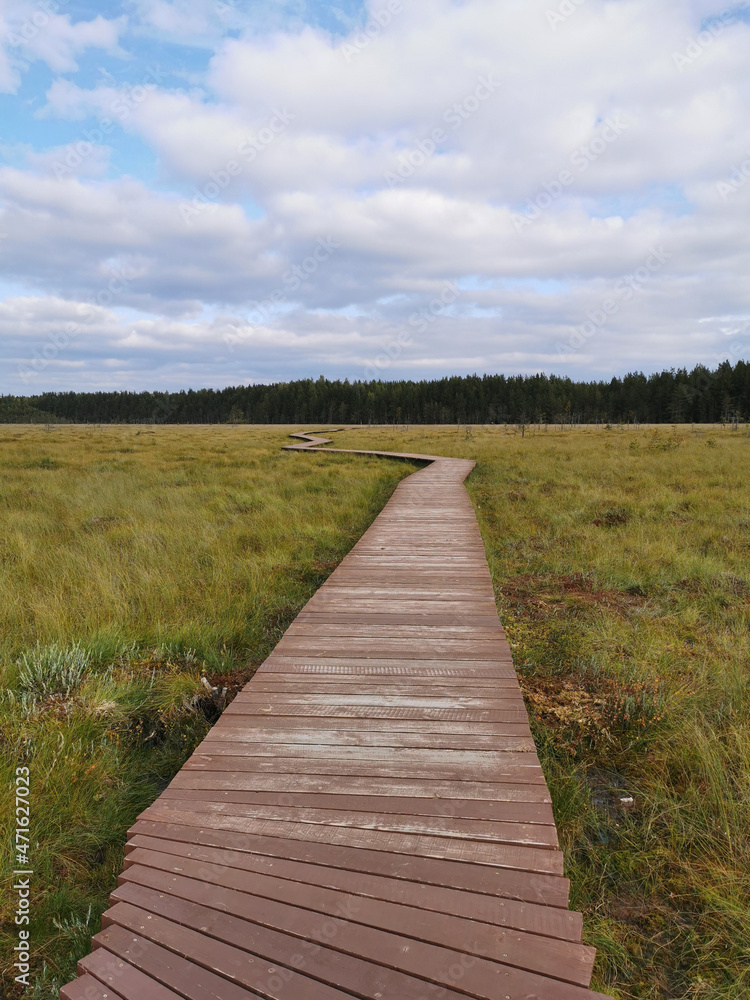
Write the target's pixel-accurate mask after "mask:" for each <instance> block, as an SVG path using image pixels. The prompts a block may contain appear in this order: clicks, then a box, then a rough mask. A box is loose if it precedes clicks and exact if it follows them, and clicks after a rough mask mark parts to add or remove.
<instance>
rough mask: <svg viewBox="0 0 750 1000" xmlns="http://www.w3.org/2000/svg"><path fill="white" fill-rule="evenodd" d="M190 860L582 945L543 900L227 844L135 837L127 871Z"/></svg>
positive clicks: (573, 917)
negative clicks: (232, 847) (244, 849)
mask: <svg viewBox="0 0 750 1000" xmlns="http://www.w3.org/2000/svg"><path fill="white" fill-rule="evenodd" d="M186 859H187V860H190V859H192V860H194V861H196V862H198V863H202V862H207V863H208V864H213V865H219V866H220V867H226V868H228V869H230V870H237V869H239V870H241V871H250V872H257V873H259V874H268V875H273V876H275V877H276V878H283V879H286V880H287V881H290V882H293V883H294V882H302V883H304V884H305V885H319V886H322V887H324V888H330V889H339V890H341V891H342V892H348V893H353V894H355V895H362V896H370V897H372V898H373V899H383V900H388V901H390V902H392V903H409V904H410V905H412V906H417V907H421V908H422V909H424V910H435V911H436V912H438V913H453V914H456V915H457V916H462V917H466V918H467V919H469V920H478V921H479V922H480V923H486V924H491V925H492V926H495V927H516V928H517V929H518V930H523V931H528V932H529V933H531V934H538V935H540V936H543V937H555V938H560V939H561V940H565V941H573V942H575V943H576V944H580V943H581V929H582V920H581V915H580V914H579V913H570V912H568V911H567V910H564V909H561V908H559V907H556V906H543V905H541V904H539V903H530V902H521V901H518V900H515V899H511V898H509V897H507V896H499V895H487V894H484V893H479V892H469V891H467V890H464V889H454V888H448V887H445V886H438V885H430V884H428V883H424V882H410V881H407V880H406V879H403V878H393V877H388V876H385V875H370V874H365V873H363V872H351V871H348V870H347V869H345V868H332V867H328V866H325V865H318V864H310V863H307V862H304V861H293V860H289V859H286V858H278V857H266V856H264V855H260V854H243V853H241V852H240V851H232V850H229V849H227V848H217V847H204V846H201V845H197V844H185V843H181V842H179V841H174V840H172V841H165V840H158V839H157V838H154V837H143V836H137V837H135V838H134V839H133V842H132V843H131V845H130V849H129V853H128V855H127V858H126V860H125V869H126V870H127V869H128V868H129V867H130V866H132V865H134V864H140V865H146V866H150V867H154V868H161V869H163V870H164V871H174V872H176V873H178V874H179V873H184V872H186V871H187V869H186V868H185V861H186ZM196 877H197V876H196Z"/></svg>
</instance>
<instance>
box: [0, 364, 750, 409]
mask: <svg viewBox="0 0 750 1000" xmlns="http://www.w3.org/2000/svg"><path fill="white" fill-rule="evenodd" d="M748 417H750V363H749V362H746V361H738V362H737V363H736V364H735V365H734V366H732V365H731V364H730V363H729V362H728V361H725V362H723V363H722V364H720V365H719V366H718V367H717V368H716V369H715V370H713V371H712V370H710V369H708V368H706V367H704V366H703V365H698V366H697V367H695V368H694V369H693V370H692V371H690V372H688V371H687V370H686V369H684V368H681V369H676V370H675V369H671V370H670V371H662V372H659V373H655V374H652V375H649V376H646V375H644V374H642V373H638V372H636V373H631V374H629V375H625V376H624V377H623V378H612V379H610V380H609V381H599V382H574V381H573V380H572V379H569V378H563V377H561V376H557V375H544V374H539V375H511V376H506V375H466V376H458V375H457V376H451V377H448V378H441V379H434V380H431V381H427V380H423V381H420V382H413V381H394V382H381V381H352V382H350V381H349V380H348V379H344V381H338V380H335V381H332V380H329V379H326V378H324V377H323V376H322V375H321V376H320V378H318V379H316V380H315V379H300V380H298V381H294V382H278V383H275V384H273V385H249V386H233V387H229V388H226V389H197V390H195V389H188V390H181V391H179V392H45V393H41V394H39V395H37V396H27V397H17V396H0V422H3V423H21V422H23V423H28V422H45V423H50V422H61V423H62V422H66V423H67V422H71V423H102V424H106V423H117V424H119V423H125V424H129V423H176V424H190V423H245V422H247V423H253V424H265V423H270V424H311V423H342V424H391V423H409V424H453V423H472V424H498V423H514V424H531V423H542V424H546V423H550V424H554V423H560V424H575V423H636V424H637V423H656V424H658V423H718V422H727V423H738V422H742V421H745V420H747V419H748Z"/></svg>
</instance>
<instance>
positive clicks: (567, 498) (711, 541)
mask: <svg viewBox="0 0 750 1000" xmlns="http://www.w3.org/2000/svg"><path fill="white" fill-rule="evenodd" d="M336 444H337V445H341V446H342V447H348V446H354V447H357V446H359V447H383V448H387V449H394V450H399V449H406V450H413V451H426V452H433V453H435V454H449V455H456V456H462V457H474V458H476V459H477V460H478V465H477V468H476V470H475V471H474V473H473V474H472V476H471V478H470V479H469V481H468V487H469V492H470V494H471V496H472V498H473V501H474V504H475V507H476V510H477V515H478V517H479V522H480V527H481V530H482V534H483V537H484V541H485V547H486V551H487V556H488V560H489V563H490V568H491V570H492V575H493V579H494V584H495V589H496V597H497V604H498V609H499V612H500V615H501V618H502V620H503V622H504V625H505V627H506V631H507V633H508V636H509V639H510V641H511V644H512V647H513V653H514V660H515V663H516V666H517V669H518V672H519V675H520V678H521V683H522V686H523V688H524V693H525V697H526V700H527V706H528V708H529V713H530V716H531V719H532V725H533V728H534V735H535V738H536V741H537V746H538V749H539V752H540V756H541V759H542V763H543V766H544V770H545V774H546V777H547V780H548V783H549V785H550V789H551V791H552V795H553V800H554V805H555V811H556V817H557V821H558V826H559V832H560V837H561V841H562V845H563V848H564V852H565V861H566V872H567V874H568V876H569V877H570V878H571V880H572V890H573V897H572V902H573V905H574V906H576V907H579V908H581V909H582V910H583V912H584V914H585V934H586V940H587V941H588V943H590V944H593V945H595V946H596V948H597V949H598V957H597V964H596V969H595V977H594V983H593V985H594V986H596V987H598V988H599V989H601V990H603V991H605V992H608V993H611V994H612V995H613V996H615V997H619V998H623V1000H625V998H638V1000H646V998H648V1000H657V998H658V1000H667V998H669V1000H740V998H746V997H748V996H750V627H749V626H750V530H749V529H750V491H748V469H750V437H749V436H748V432H747V429H742V430H740V431H731V430H728V429H725V428H722V427H711V428H703V427H698V428H691V427H677V428H674V429H672V428H663V427H662V428H640V429H637V430H636V429H633V428H611V429H609V430H604V429H594V428H588V429H580V430H573V431H570V430H567V429H566V430H565V431H560V430H559V428H558V429H556V430H551V429H550V430H549V431H548V432H546V433H545V431H544V429H543V428H533V427H532V428H529V427H527V428H526V430H525V434H524V436H523V437H522V436H521V434H520V433H518V432H517V430H516V429H515V428H503V427H491V428H479V427H473V428H464V427H460V428H456V427H455V426H453V427H452V428H446V427H443V428H423V427H417V428H414V429H413V430H411V431H407V430H405V429H404V430H394V429H393V428H372V429H370V430H368V431H361V430H353V431H351V432H347V433H346V434H340V435H338V436H337V440H336Z"/></svg>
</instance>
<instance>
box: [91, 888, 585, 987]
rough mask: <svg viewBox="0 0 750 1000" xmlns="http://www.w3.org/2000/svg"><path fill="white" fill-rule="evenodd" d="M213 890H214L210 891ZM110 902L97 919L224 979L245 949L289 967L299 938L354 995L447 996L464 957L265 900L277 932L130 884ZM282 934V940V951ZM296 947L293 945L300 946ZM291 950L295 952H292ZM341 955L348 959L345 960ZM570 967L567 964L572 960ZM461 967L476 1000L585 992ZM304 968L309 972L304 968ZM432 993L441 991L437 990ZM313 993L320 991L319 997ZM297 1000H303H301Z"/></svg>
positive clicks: (485, 963) (532, 977)
mask: <svg viewBox="0 0 750 1000" xmlns="http://www.w3.org/2000/svg"><path fill="white" fill-rule="evenodd" d="M196 886H197V887H198V888H196V889H195V893H196V895H198V894H199V892H200V890H199V887H200V883H196ZM214 891H215V892H218V890H216V889H214ZM238 895H239V894H238ZM208 898H210V892H209V893H208ZM113 900H116V901H117V903H116V905H115V906H114V907H113V908H112V909H111V910H108V911H106V913H105V914H104V917H103V918H102V923H103V925H104V924H105V923H106V925H107V926H110V925H111V924H113V923H116V924H118V925H120V926H126V927H128V928H129V929H131V930H135V929H137V930H139V931H140V932H141V933H142V934H143V936H144V937H149V938H150V939H154V940H155V941H156V943H159V944H162V945H166V946H167V947H169V948H170V949H172V950H175V951H176V952H177V953H178V954H180V953H182V954H187V955H190V957H191V959H192V960H193V961H196V960H198V962H199V964H201V965H203V964H204V963H205V964H206V965H207V966H208V965H209V963H210V966H209V967H212V968H216V967H218V966H221V971H222V974H223V975H224V976H225V977H227V978H229V976H230V975H234V976H237V975H238V974H242V972H244V974H245V975H247V972H246V967H245V965H244V964H243V963H242V953H243V951H250V950H251V949H252V951H251V954H257V953H258V952H259V951H264V952H268V951H271V950H272V952H273V956H274V961H276V959H275V956H276V955H278V954H279V953H281V954H282V958H281V960H280V961H279V964H283V965H287V966H288V964H291V955H290V951H291V949H293V948H294V947H295V943H294V939H295V938H296V939H297V940H298V941H307V942H312V943H315V944H316V945H317V946H318V947H322V946H328V947H330V949H331V951H332V954H333V953H335V962H332V963H331V966H330V968H329V969H328V970H326V971H327V976H326V978H327V979H328V985H330V986H332V987H341V988H344V989H349V990H356V993H355V995H359V996H364V997H373V1000H374V998H375V997H377V996H382V995H383V994H385V995H386V996H394V997H399V1000H409V998H413V1000H426V998H430V997H437V996H438V995H439V996H446V995H448V996H450V995H453V996H455V997H457V996H460V995H461V994H460V993H456V992H455V991H453V990H448V991H447V992H446V991H445V987H443V985H442V984H446V983H450V982H452V981H453V980H454V979H455V976H454V977H451V974H450V971H449V970H450V967H451V966H452V965H456V964H458V965H459V967H461V958H462V955H466V954H467V953H466V952H461V951H458V950H455V949H452V948H444V947H439V946H436V945H433V944H428V943H425V942H422V941H417V940H416V939H414V938H405V937H403V936H401V935H398V934H394V933H387V932H383V931H381V930H379V929H376V928H371V927H365V926H364V925H362V924H354V923H353V922H351V921H348V920H345V919H342V918H335V917H326V918H325V919H324V920H321V916H320V915H317V916H316V915H315V914H314V913H311V912H310V911H306V910H301V909H297V908H294V907H286V908H285V910H284V912H283V914H282V908H281V907H273V906H272V904H271V903H270V901H263V900H260V899H258V898H257V897H255V906H254V908H253V912H254V915H255V919H256V920H258V919H260V918H261V915H264V916H265V917H266V919H267V920H269V922H270V921H272V920H274V916H273V915H272V914H271V911H272V910H273V911H274V914H275V922H276V921H277V922H281V920H282V919H283V923H284V927H285V930H284V931H283V932H280V931H278V930H277V929H276V928H270V927H265V926H260V925H259V924H258V923H255V922H253V923H251V922H250V921H249V920H247V919H244V918H241V917H237V916H235V915H234V914H230V913H224V912H220V911H218V910H213V909H211V908H210V907H209V906H207V905H206V904H205V903H199V902H194V901H192V900H191V901H186V900H182V899H178V898H175V897H173V896H171V895H167V894H166V893H160V892H158V891H155V890H152V889H149V888H147V887H141V886H135V885H132V884H126V885H123V886H120V887H119V888H118V889H117V890H115V892H114V893H113ZM131 904H133V905H131ZM143 910H148V911H150V913H151V919H150V920H148V919H145V920H144V919H143V917H142V915H141V914H142V911H143ZM162 914H163V915H164V916H162ZM165 918H166V919H165ZM178 925H179V926H178ZM141 928H143V929H141ZM192 928H200V933H195V931H194V930H192ZM271 935H273V937H270V936H271ZM284 937H286V939H287V941H288V942H289V943H288V944H287V947H286V949H285V948H284V942H283V938H284ZM209 938H210V939H211V940H210V942H209V940H208V939H209ZM548 940H549V939H548ZM224 942H227V943H226V944H225V943H224ZM267 942H268V943H267ZM329 943H330V944H329ZM460 944H461V942H457V945H458V946H460ZM296 947H297V948H299V945H297V946H296ZM568 947H569V948H570V949H571V954H574V953H575V948H576V946H574V945H569V946H568ZM296 953H297V954H299V951H297V952H296ZM292 954H294V952H292ZM198 956H200V958H198ZM268 957H270V956H268ZM347 957H348V959H349V962H347V961H346V959H347ZM354 963H356V967H355V968H356V974H354V975H352V973H351V971H350V970H351V969H352V967H353V964H354ZM570 965H571V966H572V965H573V961H571V963H570ZM463 967H464V969H465V974H464V976H463V977H461V982H460V988H461V993H463V994H466V993H467V992H468V993H469V995H470V996H474V997H476V998H478V1000H496V997H497V996H498V992H499V990H500V989H501V988H502V989H504V990H505V991H507V992H508V993H510V995H511V996H513V994H514V993H515V994H516V995H518V996H526V997H528V996H529V995H531V996H534V995H541V996H543V997H545V1000H546V998H549V1000H582V998H583V997H586V996H590V994H589V993H588V991H587V990H586V989H585V988H582V987H580V986H576V985H574V984H572V983H569V982H563V981H561V980H560V979H555V980H553V979H549V978H548V977H546V976H540V975H537V974H535V973H530V972H526V971H523V970H520V969H517V968H514V967H513V966H510V965H506V964H501V963H499V962H493V961H490V960H487V959H483V958H478V957H476V956H473V957H472V961H471V962H465V963H463ZM309 968H310V971H312V962H310V963H309ZM235 970H236V971H235ZM305 971H308V964H307V963H306V964H305ZM316 971H317V970H316ZM368 971H369V976H368ZM567 971H568V967H567V966H566V965H563V964H562V963H561V965H560V967H559V969H558V974H560V973H562V974H563V975H565V974H566V973H567ZM392 990H393V992H390V991H392ZM438 990H440V991H441V992H440V993H438ZM320 996H321V997H323V996H325V994H322V993H321V994H320ZM300 1000H303V997H301V998H300ZM304 1000H307V998H306V997H304Z"/></svg>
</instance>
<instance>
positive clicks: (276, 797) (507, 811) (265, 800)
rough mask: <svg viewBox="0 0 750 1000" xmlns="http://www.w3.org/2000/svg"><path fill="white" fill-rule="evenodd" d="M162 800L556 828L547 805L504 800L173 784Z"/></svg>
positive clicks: (165, 791) (550, 808)
mask: <svg viewBox="0 0 750 1000" xmlns="http://www.w3.org/2000/svg"><path fill="white" fill-rule="evenodd" d="M161 799H162V800H164V799H184V800H190V799H194V800H196V801H203V802H237V803H249V804H252V805H287V806H294V807H299V808H305V807H314V808H317V809H338V810H345V811H347V812H351V813H357V812H372V811H374V812H376V813H377V814H389V813H398V814H406V815H408V816H449V817H451V818H453V819H475V820H488V821H493V820H494V821H497V822H507V823H513V822H525V823H541V824H543V825H545V826H554V818H553V815H552V807H551V806H550V805H549V804H546V803H544V802H528V801H524V802H515V801H507V800H502V799H494V800H491V801H487V800H482V799H434V798H427V797H423V798H417V797H414V796H401V797H399V796H395V795H394V796H387V795H354V794H352V795H346V794H341V793H339V794H326V793H325V792H314V793H312V792H282V791H279V790H276V791H273V792H260V791H257V790H256V791H243V790H240V789H236V788H232V789H220V788H209V789H190V788H179V787H176V786H175V785H170V786H169V787H168V788H166V789H165V790H164V791H163V792H162V794H161Z"/></svg>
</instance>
